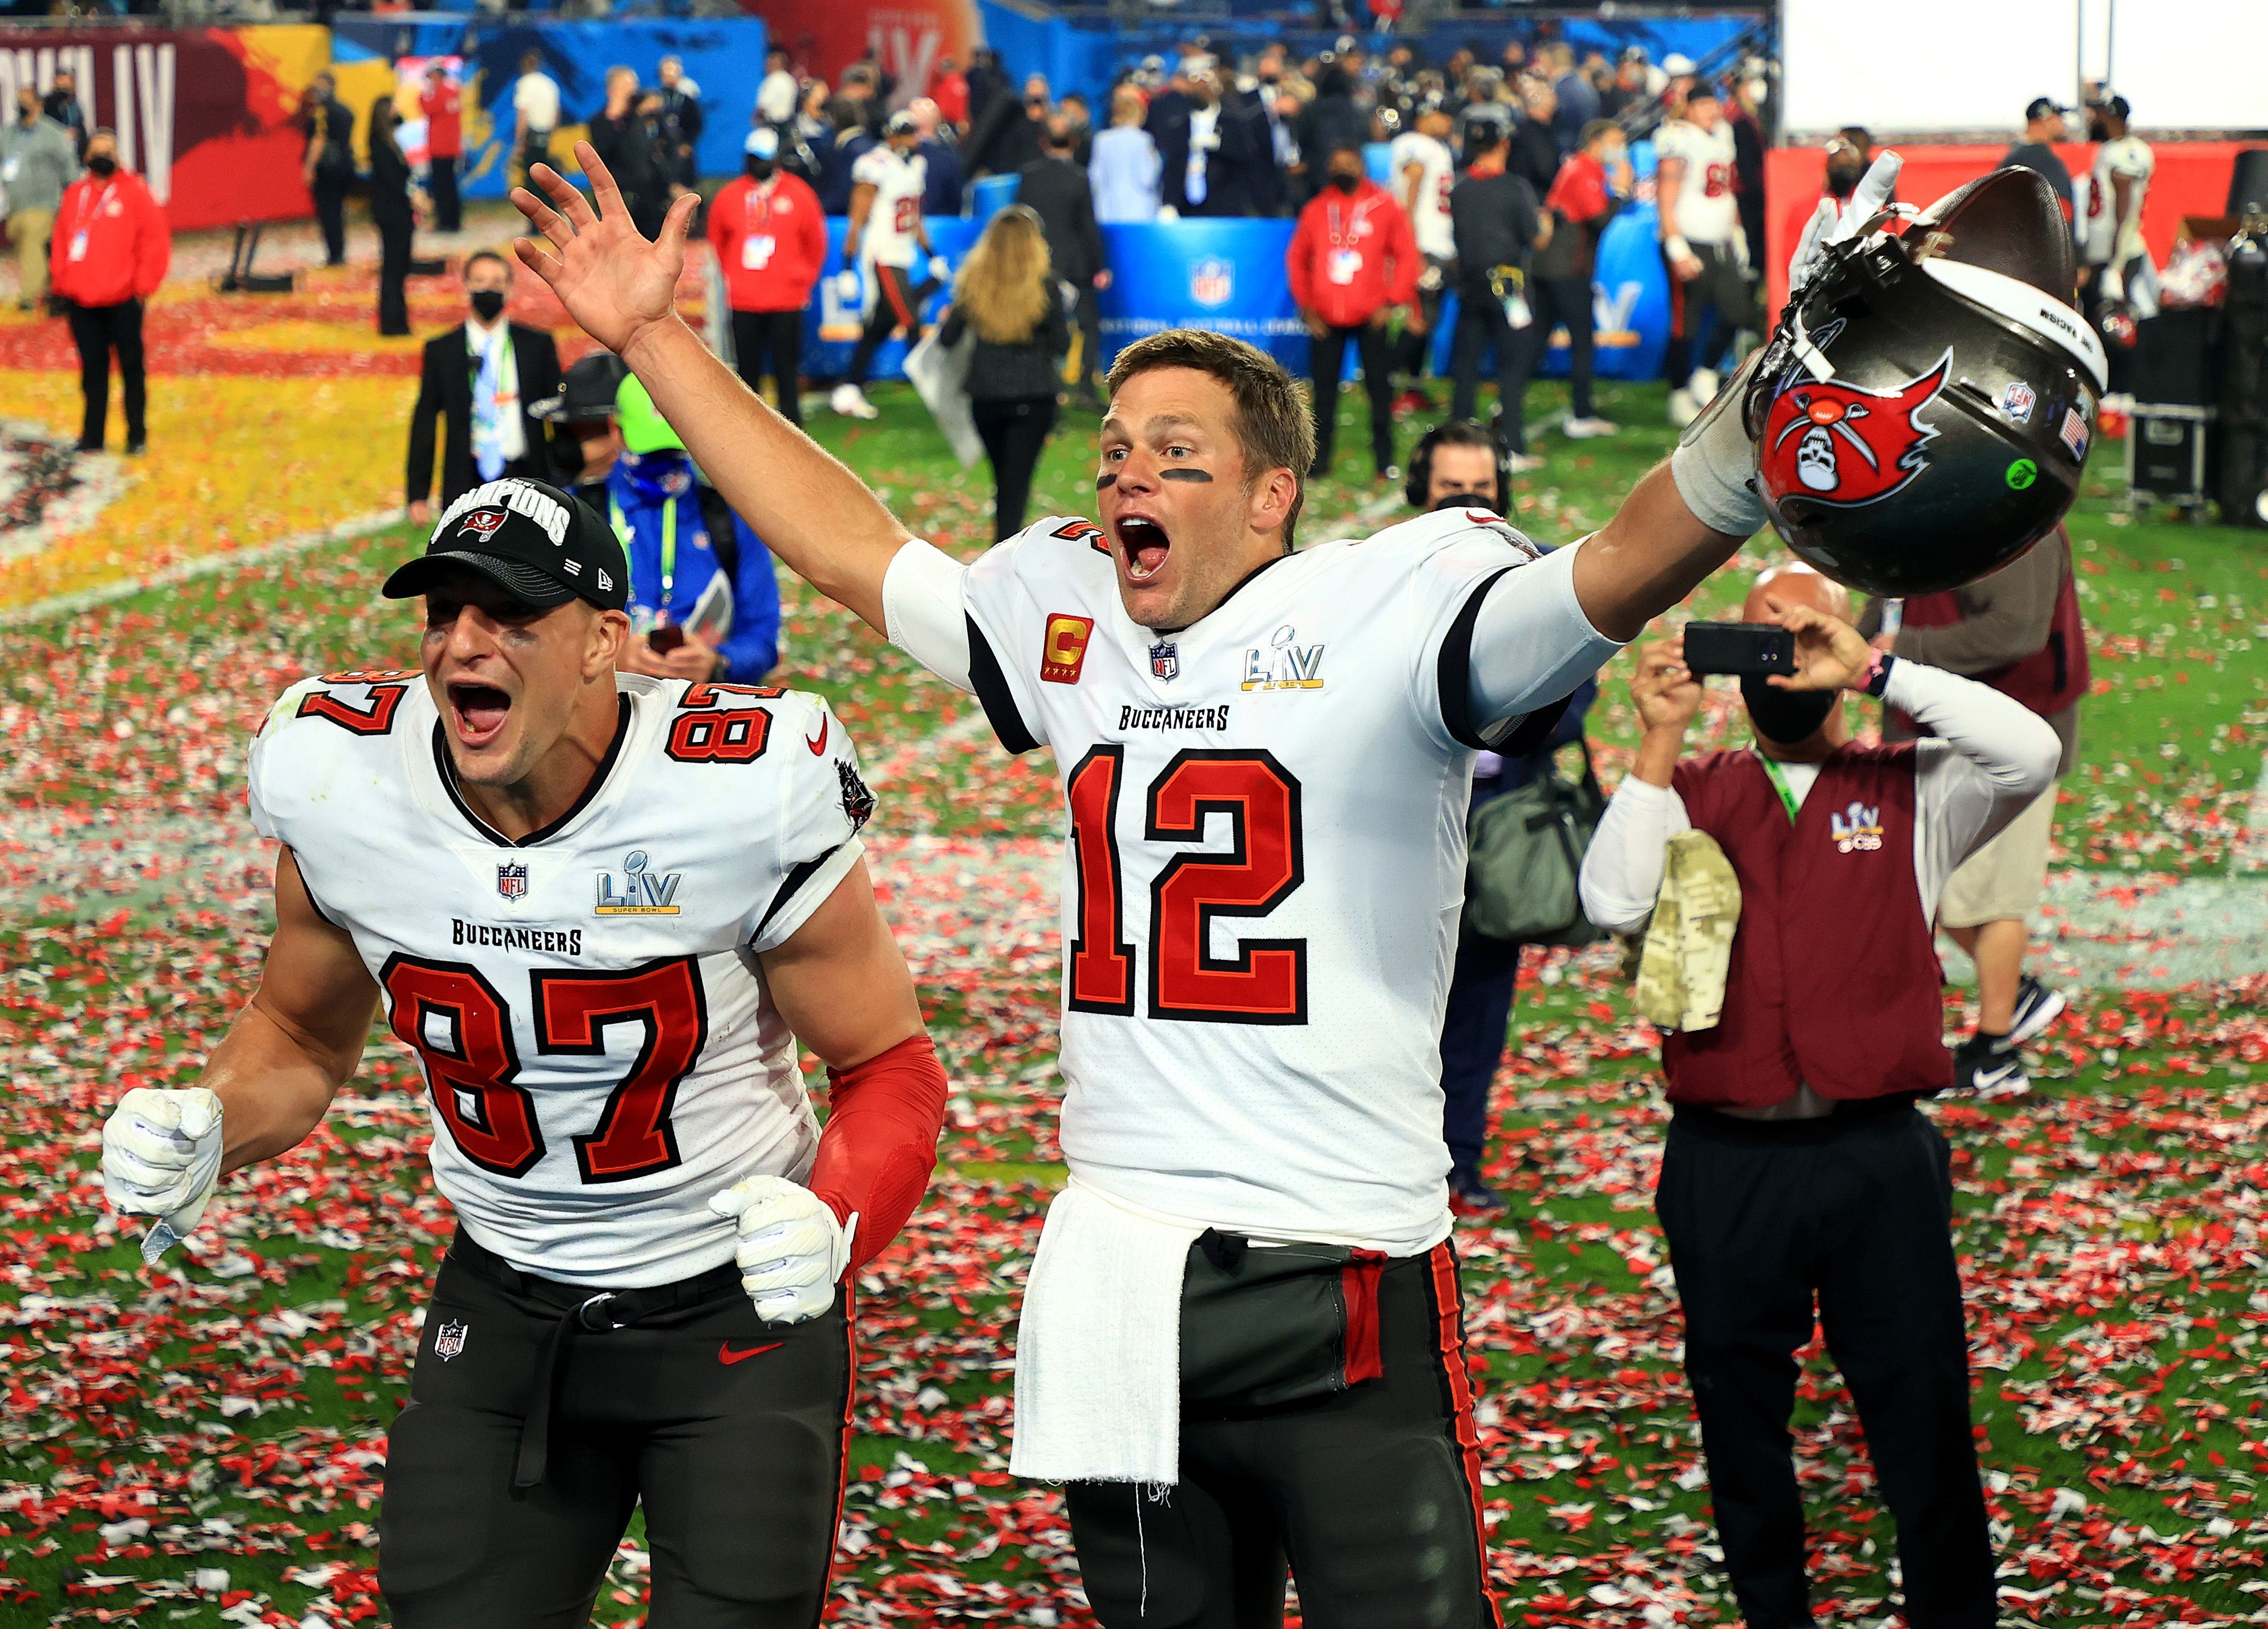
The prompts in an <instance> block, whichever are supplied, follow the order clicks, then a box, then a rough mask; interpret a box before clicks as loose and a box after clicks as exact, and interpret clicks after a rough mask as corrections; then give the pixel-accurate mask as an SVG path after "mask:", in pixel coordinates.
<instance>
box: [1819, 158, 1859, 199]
mask: <svg viewBox="0 0 2268 1629" xmlns="http://www.w3.org/2000/svg"><path fill="white" fill-rule="evenodd" d="M1866 173H1867V166H1865V165H1863V164H1843V163H1839V162H1838V163H1835V164H1830V165H1829V166H1827V190H1828V191H1829V192H1830V193H1832V194H1833V195H1835V196H1836V197H1838V198H1847V197H1849V196H1850V195H1852V193H1854V192H1856V191H1857V190H1858V189H1859V181H1862V180H1864V179H1865V177H1866Z"/></svg>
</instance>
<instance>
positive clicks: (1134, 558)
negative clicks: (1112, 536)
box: [1114, 512, 1174, 583]
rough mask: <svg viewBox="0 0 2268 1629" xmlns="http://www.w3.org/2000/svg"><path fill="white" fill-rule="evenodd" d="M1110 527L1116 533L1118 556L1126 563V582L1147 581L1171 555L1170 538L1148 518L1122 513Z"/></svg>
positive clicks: (1160, 569) (1172, 545)
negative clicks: (1114, 529) (1113, 528)
mask: <svg viewBox="0 0 2268 1629" xmlns="http://www.w3.org/2000/svg"><path fill="white" fill-rule="evenodd" d="M1114 524H1115V526H1116V528H1117V532H1118V550H1119V557H1120V558H1121V559H1122V560H1123V561H1124V562H1125V563H1126V564H1125V570H1126V579H1127V580H1128V581H1129V582H1135V583H1146V582H1148V581H1149V580H1150V579H1152V578H1153V577H1155V576H1156V575H1157V574H1158V573H1159V572H1160V571H1162V570H1163V569H1164V568H1165V564H1166V557H1167V555H1169V554H1171V553H1172V552H1173V548H1174V541H1173V539H1172V538H1170V537H1168V536H1167V534H1166V528H1165V527H1164V526H1163V525H1161V524H1160V522H1159V521H1158V520H1156V518H1155V517H1153V516H1151V515H1145V514H1140V513H1136V512H1127V513H1123V514H1121V515H1120V516H1119V517H1118V519H1117V520H1116V522H1114Z"/></svg>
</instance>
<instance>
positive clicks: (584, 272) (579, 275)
mask: <svg viewBox="0 0 2268 1629" xmlns="http://www.w3.org/2000/svg"><path fill="white" fill-rule="evenodd" d="M575 159H576V162H577V163H578V164H580V165H581V166H583V173H584V174H585V175H587V176H588V177H590V181H591V196H590V197H588V198H585V196H584V195H582V193H581V192H580V191H578V189H577V188H575V187H574V186H573V185H572V184H571V182H570V181H568V180H567V178H566V177H565V176H563V175H562V174H560V173H559V172H558V171H556V170H555V169H553V168H552V167H551V166H549V165H548V164H537V165H533V166H529V169H528V172H527V179H528V181H530V182H531V183H532V184H533V185H534V187H540V188H542V190H543V192H544V194H545V195H548V196H549V203H547V202H545V199H544V198H542V197H539V196H537V195H536V194H535V193H534V192H533V191H531V190H530V189H529V188H527V187H515V188H512V207H513V208H515V209H517V210H519V212H520V213H521V214H522V215H525V216H526V217H527V219H528V224H529V225H532V226H534V228H535V230H536V231H537V232H541V233H542V235H543V241H538V240H534V239H531V238H520V239H517V240H514V241H513V243H512V253H513V254H516V255H518V256H519V262H520V264H522V265H523V266H526V267H527V269H529V270H530V271H532V272H534V274H535V275H536V276H539V277H541V278H542V279H543V280H544V282H546V283H548V284H550V285H551V291H552V292H553V293H555V294H556V295H557V296H558V297H559V303H560V304H561V305H563V306H566V307H567V314H568V315H569V316H571V317H572V318H574V319H575V321H577V322H578V324H580V325H581V327H582V329H583V331H584V332H585V334H588V335H590V336H591V337H592V338H593V339H595V340H597V341H598V342H599V343H600V344H601V345H604V346H605V347H606V348H607V349H608V350H611V351H613V352H614V353H615V355H616V356H618V357H619V356H622V355H623V353H624V352H625V351H627V350H629V348H630V344H631V343H632V342H633V341H635V340H636V339H637V336H638V335H640V334H641V333H643V332H644V331H645V330H646V329H648V328H653V327H656V326H658V325H659V324H664V323H667V322H669V321H674V319H675V317H676V314H677V280H678V277H679V276H681V274H682V273H683V271H684V270H685V239H686V234H687V232H689V230H690V229H691V227H692V224H693V216H694V211H695V210H697V209H699V208H700V205H701V200H700V199H699V198H698V197H697V196H696V195H690V194H689V195H686V196H684V197H681V198H680V199H678V200H677V202H676V203H673V204H671V205H670V206H669V213H668V214H667V215H666V217H663V220H662V223H661V236H660V237H659V240H654V241H651V242H650V241H648V240H646V238H645V237H644V234H642V233H641V232H639V231H638V229H637V227H636V226H634V225H631V224H630V206H629V205H628V204H627V203H624V202H623V200H622V188H619V187H617V186H616V185H615V178H614V176H613V174H612V173H609V172H608V169H607V166H606V165H605V163H604V162H603V161H602V160H601V159H600V157H599V155H598V153H597V152H596V151H594V150H593V148H592V146H591V144H590V143H588V142H578V143H576V144H575ZM594 204H595V205H596V207H595V208H593V205H594ZM546 242H548V244H549V247H550V249H551V251H552V252H551V253H549V254H547V253H545V243H546Z"/></svg>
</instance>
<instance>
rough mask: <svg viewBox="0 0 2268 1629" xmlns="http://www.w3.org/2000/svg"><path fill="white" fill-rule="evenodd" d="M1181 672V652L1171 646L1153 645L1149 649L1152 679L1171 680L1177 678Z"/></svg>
mask: <svg viewBox="0 0 2268 1629" xmlns="http://www.w3.org/2000/svg"><path fill="white" fill-rule="evenodd" d="M1181 671H1182V658H1181V652H1179V651H1178V650H1176V649H1175V647H1174V646H1173V645H1152V646H1151V647H1150V676H1151V677H1152V678H1153V679H1171V678H1175V677H1177V676H1178V675H1179V674H1180V673H1181Z"/></svg>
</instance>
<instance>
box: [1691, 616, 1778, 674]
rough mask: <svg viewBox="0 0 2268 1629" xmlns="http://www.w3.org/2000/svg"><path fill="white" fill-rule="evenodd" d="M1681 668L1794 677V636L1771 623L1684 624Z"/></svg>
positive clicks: (1703, 671) (1702, 671) (1694, 670)
mask: <svg viewBox="0 0 2268 1629" xmlns="http://www.w3.org/2000/svg"><path fill="white" fill-rule="evenodd" d="M1684 638H1685V667H1686V669H1687V671H1688V672H1690V673H1694V674H1707V673H1722V674H1734V675H1735V676H1738V675H1741V674H1752V673H1753V674H1771V673H1778V674H1786V675H1788V676H1789V677H1791V678H1793V676H1794V675H1795V635H1794V634H1793V633H1791V632H1789V631H1788V630H1786V629H1785V628H1782V627H1779V626H1778V625H1776V624H1774V623H1686V624H1685V634H1684Z"/></svg>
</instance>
